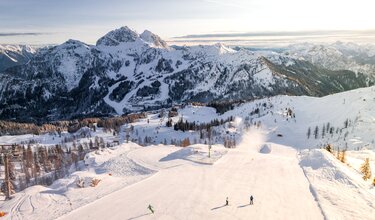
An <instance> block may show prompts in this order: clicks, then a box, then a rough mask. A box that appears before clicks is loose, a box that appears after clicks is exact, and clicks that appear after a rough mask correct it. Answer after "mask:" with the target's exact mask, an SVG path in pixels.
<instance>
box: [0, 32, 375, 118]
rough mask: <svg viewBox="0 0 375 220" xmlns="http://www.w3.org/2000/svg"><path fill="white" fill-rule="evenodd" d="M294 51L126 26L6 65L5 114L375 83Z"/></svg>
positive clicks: (1, 83)
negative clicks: (183, 41) (175, 41)
mask: <svg viewBox="0 0 375 220" xmlns="http://www.w3.org/2000/svg"><path fill="white" fill-rule="evenodd" d="M306 48H307V47H306ZM306 50H307V49H306ZM291 51H292V49H291ZM293 51H295V52H293V54H291V52H289V53H285V52H284V53H277V52H274V51H250V50H246V49H239V50H233V49H231V48H228V47H226V46H225V45H223V44H215V45H209V46H191V47H177V46H168V45H167V44H166V42H165V41H163V40H162V39H161V38H160V37H159V36H157V35H155V34H153V33H151V32H150V31H147V30H146V31H144V32H143V33H142V34H138V33H137V32H135V31H133V30H131V29H130V28H128V27H121V28H119V29H116V30H113V31H110V32H109V33H108V34H106V35H105V36H103V37H101V38H100V39H99V40H98V41H97V43H96V45H95V46H94V45H87V44H85V43H83V42H80V41H76V40H68V41H67V42H65V43H63V44H61V45H57V46H54V47H48V48H43V49H40V50H38V52H37V53H36V54H35V55H34V57H33V58H32V59H31V60H30V62H28V63H27V64H25V65H22V66H17V67H14V68H10V69H7V70H6V71H5V72H4V73H3V74H1V76H0V77H1V79H0V101H1V102H0V103H1V104H0V118H2V119H15V120H30V119H43V120H54V119H64V118H74V117H82V116H89V115H91V116H93V115H96V116H100V115H109V114H123V113H127V112H131V111H138V110H142V109H144V108H149V107H150V108H160V107H162V106H169V105H171V104H172V103H176V102H177V103H181V102H186V101H199V102H209V101H221V100H238V99H242V100H243V99H245V100H249V99H254V98H261V97H268V96H273V95H278V94H292V95H311V96H322V95H327V94H331V93H336V92H340V91H344V90H349V89H354V88H359V87H365V86H368V85H372V84H373V82H374V74H373V73H372V72H366V71H356V72H354V70H355V69H352V68H350V69H348V68H333V67H332V66H327V65H321V64H320V62H318V61H316V62H315V61H314V60H309V59H308V55H305V54H306V53H304V51H301V52H299V51H300V50H297V49H295V50H293ZM298 52H299V53H301V56H300V55H299V53H298ZM307 54H313V53H307ZM302 55H303V56H302ZM312 56H313V55H312ZM316 56H317V55H316ZM301 57H302V58H303V59H302V58H301ZM313 57H315V56H313Z"/></svg>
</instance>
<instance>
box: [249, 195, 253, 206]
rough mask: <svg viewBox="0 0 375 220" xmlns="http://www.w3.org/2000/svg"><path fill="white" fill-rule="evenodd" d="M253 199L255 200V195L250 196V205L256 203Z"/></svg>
mask: <svg viewBox="0 0 375 220" xmlns="http://www.w3.org/2000/svg"><path fill="white" fill-rule="evenodd" d="M253 200H254V197H253V196H252V195H251V196H250V205H253V204H254V203H253Z"/></svg>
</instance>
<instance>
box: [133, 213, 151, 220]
mask: <svg viewBox="0 0 375 220" xmlns="http://www.w3.org/2000/svg"><path fill="white" fill-rule="evenodd" d="M146 215H151V213H145V214H143V215H138V216H135V217H132V218H128V220H134V219H137V218H142V217H143V216H146Z"/></svg>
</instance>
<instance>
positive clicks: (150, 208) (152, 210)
mask: <svg viewBox="0 0 375 220" xmlns="http://www.w3.org/2000/svg"><path fill="white" fill-rule="evenodd" d="M147 208H148V209H149V210H150V211H151V212H152V214H154V212H155V211H154V209H153V207H152V206H151V205H148V207H147Z"/></svg>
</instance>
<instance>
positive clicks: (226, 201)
mask: <svg viewBox="0 0 375 220" xmlns="http://www.w3.org/2000/svg"><path fill="white" fill-rule="evenodd" d="M225 205H229V200H228V197H227V199H226V200H225Z"/></svg>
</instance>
